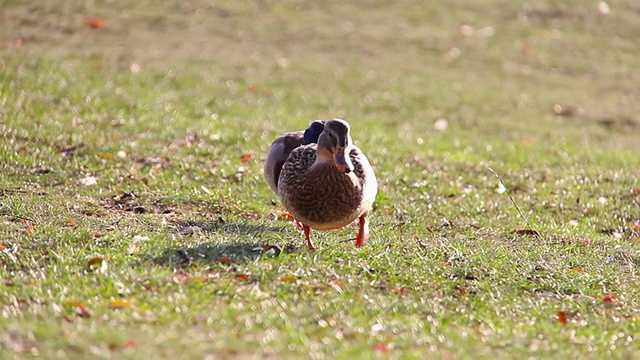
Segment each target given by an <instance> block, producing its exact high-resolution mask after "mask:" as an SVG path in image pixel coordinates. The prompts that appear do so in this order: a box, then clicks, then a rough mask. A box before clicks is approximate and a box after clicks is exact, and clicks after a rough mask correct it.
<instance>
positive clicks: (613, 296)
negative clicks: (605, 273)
mask: <svg viewBox="0 0 640 360" xmlns="http://www.w3.org/2000/svg"><path fill="white" fill-rule="evenodd" d="M615 299H616V293H611V294H609V296H606V297H604V298H602V302H603V303H607V304H611V303H613V302H614V301H615Z"/></svg>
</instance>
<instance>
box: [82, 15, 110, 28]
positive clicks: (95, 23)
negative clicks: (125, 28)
mask: <svg viewBox="0 0 640 360" xmlns="http://www.w3.org/2000/svg"><path fill="white" fill-rule="evenodd" d="M106 24H107V21H106V20H105V19H103V18H100V17H93V16H91V17H87V18H86V19H84V26H86V27H88V28H90V29H102V28H103V27H104V26H105V25H106Z"/></svg>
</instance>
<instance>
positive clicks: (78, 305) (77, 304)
mask: <svg viewBox="0 0 640 360" xmlns="http://www.w3.org/2000/svg"><path fill="white" fill-rule="evenodd" d="M67 305H68V306H71V307H76V308H78V310H80V312H79V313H78V316H80V317H83V318H88V317H91V311H89V308H88V307H86V306H85V305H84V304H83V303H81V302H79V301H69V302H68V303H67Z"/></svg>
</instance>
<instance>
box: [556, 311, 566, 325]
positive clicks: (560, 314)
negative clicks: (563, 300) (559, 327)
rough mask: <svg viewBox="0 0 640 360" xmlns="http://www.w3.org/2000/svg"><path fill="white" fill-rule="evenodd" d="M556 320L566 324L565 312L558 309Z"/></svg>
mask: <svg viewBox="0 0 640 360" xmlns="http://www.w3.org/2000/svg"><path fill="white" fill-rule="evenodd" d="M558 321H560V323H561V324H566V323H567V321H568V319H567V313H566V312H564V311H558Z"/></svg>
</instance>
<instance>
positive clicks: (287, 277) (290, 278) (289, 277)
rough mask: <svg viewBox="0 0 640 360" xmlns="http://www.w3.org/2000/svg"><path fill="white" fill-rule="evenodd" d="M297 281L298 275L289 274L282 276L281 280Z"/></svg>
mask: <svg viewBox="0 0 640 360" xmlns="http://www.w3.org/2000/svg"><path fill="white" fill-rule="evenodd" d="M296 281H298V278H297V277H296V276H293V275H287V276H284V277H281V278H280V282H283V283H285V282H296Z"/></svg>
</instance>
